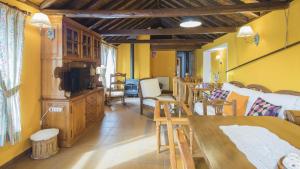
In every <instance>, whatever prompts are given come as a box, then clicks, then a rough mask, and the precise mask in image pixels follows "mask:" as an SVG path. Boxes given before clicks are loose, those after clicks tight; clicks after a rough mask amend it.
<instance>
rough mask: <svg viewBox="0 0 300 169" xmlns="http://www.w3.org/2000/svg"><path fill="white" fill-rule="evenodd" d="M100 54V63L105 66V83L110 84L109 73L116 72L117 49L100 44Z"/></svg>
mask: <svg viewBox="0 0 300 169" xmlns="http://www.w3.org/2000/svg"><path fill="white" fill-rule="evenodd" d="M101 49H102V56H101V64H102V65H104V66H105V67H106V73H105V81H106V82H105V85H106V87H109V86H110V75H111V74H114V73H116V60H117V50H116V48H114V47H112V46H109V45H106V44H102V47H101Z"/></svg>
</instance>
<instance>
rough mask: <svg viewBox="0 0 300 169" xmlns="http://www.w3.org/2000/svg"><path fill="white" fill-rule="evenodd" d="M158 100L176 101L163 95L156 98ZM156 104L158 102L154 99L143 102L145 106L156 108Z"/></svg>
mask: <svg viewBox="0 0 300 169" xmlns="http://www.w3.org/2000/svg"><path fill="white" fill-rule="evenodd" d="M156 98H157V99H158V100H162V101H175V99H174V98H173V97H172V96H169V95H161V96H158V97H156ZM155 102H156V100H153V99H145V100H144V101H143V104H144V105H147V106H150V107H155Z"/></svg>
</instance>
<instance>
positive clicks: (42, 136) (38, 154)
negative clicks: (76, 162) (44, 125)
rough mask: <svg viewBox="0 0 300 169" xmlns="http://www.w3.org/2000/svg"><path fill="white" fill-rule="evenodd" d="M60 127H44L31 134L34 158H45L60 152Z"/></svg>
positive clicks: (32, 156)
mask: <svg viewBox="0 0 300 169" xmlns="http://www.w3.org/2000/svg"><path fill="white" fill-rule="evenodd" d="M58 133H59V130H58V129H44V130H40V131H38V132H36V133H34V134H33V135H31V137H30V140H31V141H32V155H31V158H33V159H45V158H48V157H50V156H52V155H54V154H56V153H57V152H58V146H57V135H58Z"/></svg>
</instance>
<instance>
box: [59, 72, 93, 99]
mask: <svg viewBox="0 0 300 169" xmlns="http://www.w3.org/2000/svg"><path fill="white" fill-rule="evenodd" d="M89 84H90V71H89V68H71V69H70V70H69V71H67V72H64V90H65V91H69V92H71V94H74V93H78V92H80V91H83V90H86V89H88V87H89Z"/></svg>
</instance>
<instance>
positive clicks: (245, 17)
mask: <svg viewBox="0 0 300 169" xmlns="http://www.w3.org/2000/svg"><path fill="white" fill-rule="evenodd" d="M275 1H280V0H272V1H271V0H243V1H241V0H40V2H38V0H34V3H36V5H38V6H39V7H40V8H41V9H58V10H59V9H60V10H62V9H63V10H67V9H72V10H134V9H160V10H161V11H162V12H163V11H164V9H170V8H171V9H174V8H200V7H214V6H220V5H242V4H247V3H266V2H275ZM281 1H282V0H281ZM284 1H285V0H284ZM265 13H266V12H265V11H264V12H242V13H230V14H218V15H203V16H196V18H197V19H199V20H200V21H201V22H202V27H204V28H210V27H239V26H241V25H244V24H245V23H248V22H249V21H251V20H254V19H256V18H258V17H260V16H261V15H263V14H265ZM73 19H74V20H76V21H77V22H79V23H81V24H82V25H85V26H86V27H88V28H90V29H92V30H94V31H96V32H99V33H101V32H105V31H110V30H121V29H122V30H124V29H126V30H128V29H149V28H151V29H156V28H179V24H180V22H181V21H182V20H183V19H184V17H164V18H160V17H157V18H151V17H146V18H115V19H100V18H73ZM222 35H224V33H207V34H198V35H189V34H184V35H168V36H151V38H152V39H153V38H162V37H163V38H164V39H166V38H173V39H201V40H204V41H205V40H207V41H213V40H214V39H216V38H218V37H220V36H222ZM128 38H129V36H105V37H104V39H105V40H106V41H108V42H110V41H124V40H126V39H128ZM130 38H132V37H130Z"/></svg>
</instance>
